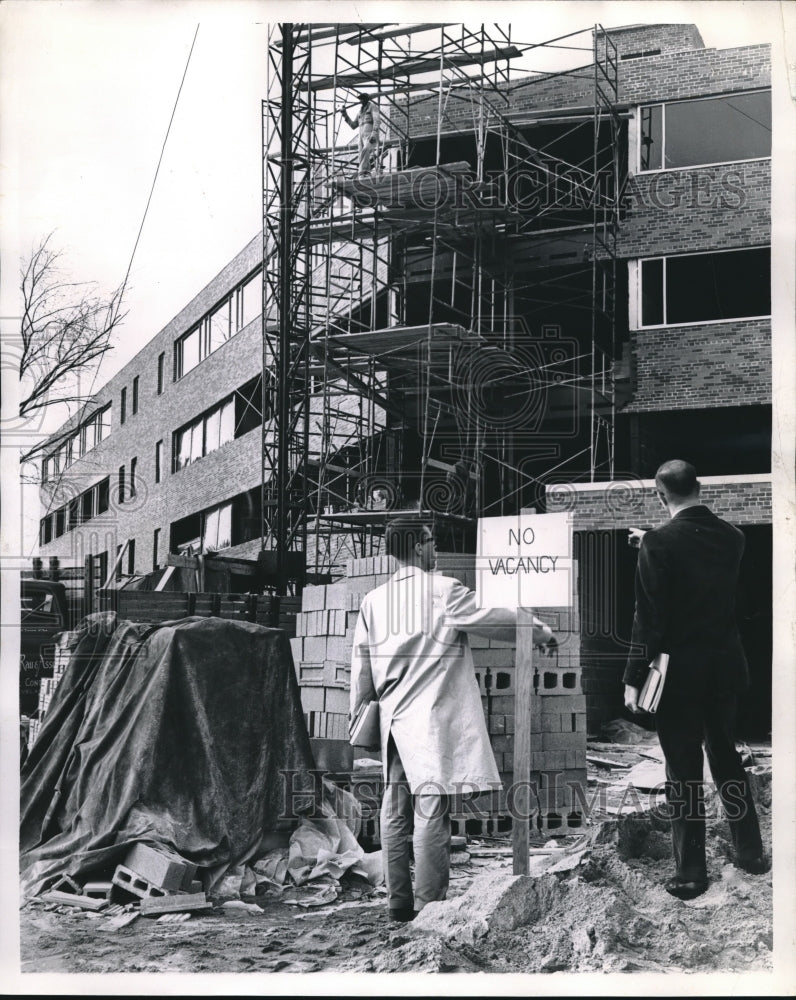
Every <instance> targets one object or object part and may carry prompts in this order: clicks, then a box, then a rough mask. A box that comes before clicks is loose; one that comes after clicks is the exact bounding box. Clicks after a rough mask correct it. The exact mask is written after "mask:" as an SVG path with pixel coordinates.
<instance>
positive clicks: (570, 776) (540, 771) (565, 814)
mask: <svg viewBox="0 0 796 1000" xmlns="http://www.w3.org/2000/svg"><path fill="white" fill-rule="evenodd" d="M537 614H538V617H539V618H541V619H542V620H544V621H545V622H546V623H547V624H548V625H550V626H551V627H552V628H553V631H554V632H555V634H556V638H557V640H558V643H559V645H558V651H557V653H556V655H555V656H553V657H543V656H541V655H539V654H538V653H537V652H536V651H534V674H535V677H538V684H537V686H536V690H535V692H534V697H533V700H532V702H531V719H530V724H531V780H532V781H534V780H535V781H536V782H537V783H538V788H539V827H540V829H541V830H542V831H550V832H560V833H567V832H570V831H572V830H580V829H581V828H582V826H583V825H584V822H585V818H584V816H583V803H584V802H585V796H586V696H585V695H584V694H583V691H582V687H581V673H582V670H581V667H580V628H579V623H578V613H577V609H576V608H574V607H573V608H552V609H547V608H546V609H544V610H543V611H539V612H538V613H537Z"/></svg>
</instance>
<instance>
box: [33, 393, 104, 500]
mask: <svg viewBox="0 0 796 1000" xmlns="http://www.w3.org/2000/svg"><path fill="white" fill-rule="evenodd" d="M110 431H111V404H110V403H108V404H107V405H106V406H104V407H103V408H102V409H101V410H97V411H96V412H95V413H93V414H92V415H91V416H90V417H89V418H88V420H85V421H84V422H83V423H82V424H81V425H80V427H79V428H78V429H77V430H76V431H75V432H74V433H73V434H72V435H71V436H70V437H68V438H67V439H66V440H65V441H64V442H63V443H62V444H61V445H60V446H59V447H58V448H57V449H56V450H55V451H54V452H52V453H51V454H49V455H48V456H47V457H46V458H45V459H44V461H43V462H42V482H45V483H46V482H50V481H52V480H54V479H57V478H58V476H59V475H60V474H61V473H62V472H65V471H66V470H67V469H68V468H69V466H70V465H72V463H73V462H76V461H77V460H78V458H81V457H82V456H83V455H85V454H87V453H88V452H89V451H91V449H92V448H94V447H96V445H98V444H99V443H100V441H102V440H103V439H104V438H106V437H107V436H108V435H109V434H110Z"/></svg>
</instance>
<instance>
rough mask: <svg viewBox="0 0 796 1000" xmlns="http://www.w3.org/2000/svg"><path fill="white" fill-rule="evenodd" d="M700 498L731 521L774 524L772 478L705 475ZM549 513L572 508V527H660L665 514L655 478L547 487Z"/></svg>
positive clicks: (702, 478)
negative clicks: (656, 489)
mask: <svg viewBox="0 0 796 1000" xmlns="http://www.w3.org/2000/svg"><path fill="white" fill-rule="evenodd" d="M697 471H698V470H697ZM700 482H701V483H702V491H701V497H702V500H703V502H704V503H706V504H707V505H708V506H709V507H710V508H711V510H712V511H713V512H714V513H715V514H718V515H719V517H723V518H726V519H727V520H728V521H730V522H732V523H733V524H738V525H741V524H770V523H771V517H772V513H771V476H770V475H765V474H761V475H749V476H703V477H701V478H700ZM547 509H548V511H549V512H550V513H556V512H559V511H571V512H572V515H573V517H574V528H575V530H576V531H578V530H586V529H588V528H604V529H612V528H631V527H638V526H639V525H651V526H652V527H656V526H658V525H660V524H663V523H664V521H665V520H666V515H665V512H664V510H663V508H662V507H661V504H660V501H659V500H658V498H657V496H656V494H655V482H654V480H652V479H636V480H627V481H623V480H616V481H614V482H610V483H589V484H579V485H577V486H574V485H570V484H567V485H564V486H554V487H547Z"/></svg>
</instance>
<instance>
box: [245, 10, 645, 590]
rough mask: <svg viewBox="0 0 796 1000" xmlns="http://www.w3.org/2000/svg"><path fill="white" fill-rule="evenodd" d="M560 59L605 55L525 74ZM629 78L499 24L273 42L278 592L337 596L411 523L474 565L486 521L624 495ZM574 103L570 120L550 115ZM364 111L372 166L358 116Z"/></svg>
mask: <svg viewBox="0 0 796 1000" xmlns="http://www.w3.org/2000/svg"><path fill="white" fill-rule="evenodd" d="M552 51H555V52H561V53H570V54H572V53H575V54H578V53H588V57H589V58H588V62H587V63H586V64H584V65H582V66H576V67H574V68H567V69H563V70H560V71H556V70H553V71H547V72H532V71H530V70H528V68H527V67H526V65H525V64H526V63H527V61H528V59H529V58H533V56H535V55H538V54H539V53H542V52H545V53H548V54H549V53H550V52H552ZM575 58H580V56H579V55H576V56H575ZM518 64H519V65H520V66H521V70H520V71H519V72H518V71H517V70H513V69H512V67H513V66H517V65H518ZM617 69H618V60H617V54H616V49H615V46H614V44H613V42H612V40H611V38H610V36H609V34H608V33H606V32H605V31H604V30H603V29H602V27H601V26H599V25H598V26H595V27H594V28H589V29H586V30H584V31H578V32H573V33H571V34H568V35H564V36H561V37H559V38H556V39H552V40H551V41H549V42H545V43H541V44H540V43H518V42H517V41H512V38H511V32H510V29H504V28H502V27H500V26H498V25H494V26H491V27H490V28H489V29H487V28H486V27H485V26H484V25H480V26H478V27H476V28H473V27H468V26H466V25H461V24H460V25H450V24H435V25H431V24H402V25H397V24H396V25H387V24H380V25H374V24H337V25H317V24H312V25H310V24H279V25H274V26H272V28H271V30H270V36H269V45H268V94H267V98H266V100H265V101H264V102H263V259H264V266H263V275H264V277H263V282H264V298H263V301H264V303H265V304H266V308H265V309H264V319H263V371H264V373H265V374H264V378H263V394H264V401H263V412H264V413H265V412H266V410H267V406H266V399H265V397H266V396H267V397H268V398H269V399H271V398H273V403H274V411H273V412H274V419H273V421H272V422H271V423H269V424H268V425H267V426H265V427H264V432H263V462H262V484H263V485H262V539H263V542H262V544H263V550H264V552H265V553H268V554H269V558H270V559H271V562H272V565H273V570H274V575H273V579H274V581H275V586H276V587H277V592H278V593H286V592H288V590H289V589H290V588H291V587H294V586H296V585H299V584H300V582H301V581H300V576H301V574H300V572H299V571H298V570H297V566H298V565H299V564H301V565H305V564H306V563H309V565H310V567H311V570H312V571H313V572H314V574H316V577H315V578H316V579H321V578H323V577H324V576H325V575H327V576H329V575H334V574H335V573H338V572H340V570H341V566H342V563H343V562H344V561H345V559H346V558H349V557H351V556H352V555H361V554H368V553H370V552H372V551H374V546H375V545H377V542H378V538H379V537H380V534H381V531H382V528H383V524H384V521H385V519H386V517H387V516H391V515H394V513H395V512H396V511H398V510H401V509H413V510H421V511H425V512H427V513H429V514H431V515H433V516H434V517H435V518H436V520H437V522H438V523H439V524H440V526H441V530H442V531H443V532H444V533H445V538H446V542H447V545H448V547H452V548H458V547H462V548H466V547H468V546H469V545H470V544H471V543H472V526H473V524H474V520H475V518H476V517H477V516H479V515H485V514H498V513H512V512H515V511H517V510H519V509H520V508H527V507H535V508H536V509H540V507H541V505H543V502H544V487H545V486H547V485H550V484H552V483H556V482H560V481H567V480H573V479H579V478H590V479H592V480H594V479H596V478H601V477H604V478H610V477H612V476H613V472H614V455H615V441H614V431H613V426H614V421H613V415H614V411H615V390H614V384H613V378H612V371H613V367H614V365H615V362H616V360H617V357H618V351H619V349H620V345H619V342H618V339H617V316H616V302H617V268H616V239H617V231H618V226H619V221H620V198H621V190H622V185H623V177H622V176H621V169H622V168H621V166H620V164H621V163H622V162H626V157H624V158H623V157H622V156H621V146H622V143H623V141H625V140H624V116H623V113H622V112H621V110H620V109H619V108H618V106H617ZM512 74H514V75H512ZM561 86H563V88H564V90H566V91H567V93H570V94H574V95H575V100H574V103H572V102H569V103H565V105H564V106H563V107H560V106H557V105H556V102H555V101H552V102H548V103H550V104H551V106H549V107H545V106H544V104H543V102H541V103H540V102H539V101H535V100H534V97H533V95H534V94H535V93H538V92H539V90H540V88H542V89H544V88H556V87H561ZM562 92H563V91H562ZM363 93H367V94H368V96H369V98H370V101H371V107H373V106H375V107H376V108H377V109H378V112H377V119H378V124H377V128H376V132H375V135H374V137H373V138H372V139H371V141H370V146H369V148H370V150H371V156H370V161H369V162H368V160H367V158H365V159H364V160H363V156H362V154H361V152H360V150H359V149H358V148H357V145H356V144H355V143H354V142H352V140H351V139H350V138H346V132H345V131H344V127H345V126H344V117H343V114H342V111H343V109H344V108H345V107H346V106H347V105H348V104H350V102H351V100H352V98H354V97H358V96H359V95H361V94H363ZM526 94H527V95H528V100H524V98H525V95H526ZM523 107H527V109H528V110H525V111H524V110H522V109H523ZM363 166H364V169H363ZM537 324H538V328H537Z"/></svg>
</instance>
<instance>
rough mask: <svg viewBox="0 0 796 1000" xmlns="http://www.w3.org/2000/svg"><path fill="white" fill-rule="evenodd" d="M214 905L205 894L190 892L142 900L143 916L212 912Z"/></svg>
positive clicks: (149, 897)
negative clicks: (201, 911)
mask: <svg viewBox="0 0 796 1000" xmlns="http://www.w3.org/2000/svg"><path fill="white" fill-rule="evenodd" d="M212 909H213V904H212V903H211V902H210V901H209V900H208V899H207V897H206V896H205V894H204V893H203V892H188V893H182V894H180V895H176V894H175V895H173V896H147V897H146V898H145V899H142V900H141V916H142V917H157V916H160V915H161V914H162V913H182V912H189V911H190V912H192V913H195V912H197V911H200V910H212Z"/></svg>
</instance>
